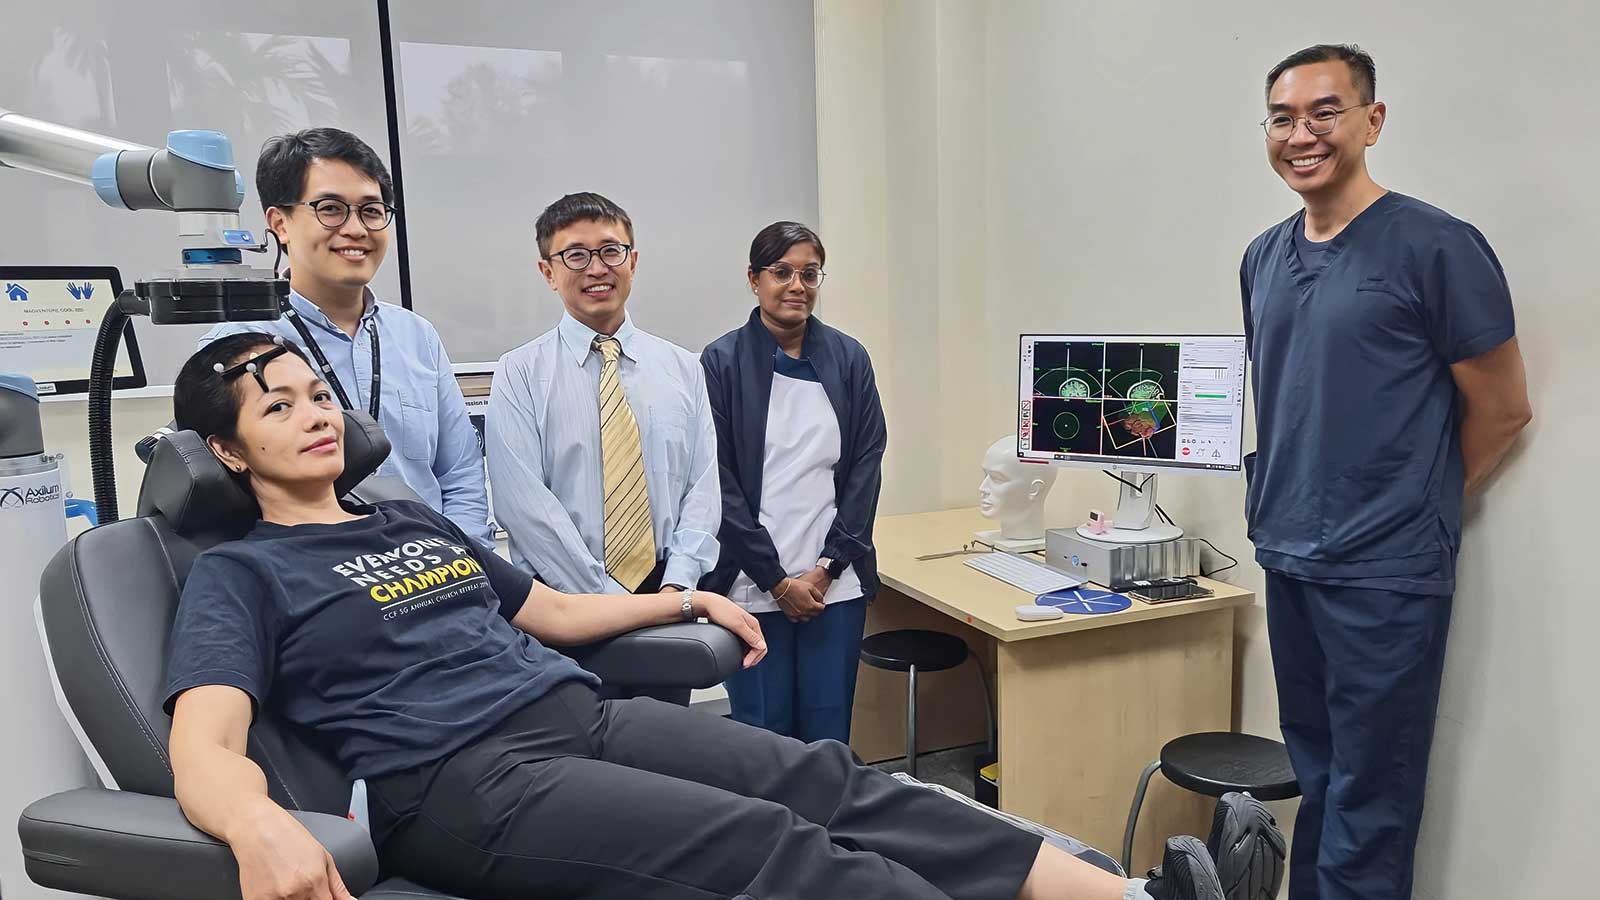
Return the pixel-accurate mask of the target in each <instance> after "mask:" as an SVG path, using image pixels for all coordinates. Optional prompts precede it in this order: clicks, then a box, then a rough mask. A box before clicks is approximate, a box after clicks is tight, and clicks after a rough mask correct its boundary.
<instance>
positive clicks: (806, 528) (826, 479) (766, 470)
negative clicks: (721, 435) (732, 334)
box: [728, 367, 861, 613]
mask: <svg viewBox="0 0 1600 900" xmlns="http://www.w3.org/2000/svg"><path fill="white" fill-rule="evenodd" d="M808 368H809V367H808ZM840 452H841V451H840V435H839V419H838V417H837V416H836V415H835V414H834V411H833V404H831V403H829V402H828V395H827V394H826V393H825V392H824V391H823V389H822V384H821V383H820V382H818V381H814V380H808V379H806V378H793V377H790V376H788V375H784V374H782V373H779V372H774V373H773V375H772V400H771V401H770V402H769V403H768V405H767V440H766V449H765V450H764V451H763V454H762V461H761V514H760V516H759V519H760V522H761V527H763V528H765V529H766V530H767V533H768V534H770V535H771V536H772V543H773V544H774V545H775V546H776V547H777V550H778V561H779V563H780V564H781V565H782V566H783V571H784V572H785V573H786V574H787V575H789V576H790V577H796V576H799V575H804V574H806V573H807V572H810V571H811V570H812V569H815V568H816V567H817V560H818V558H819V557H820V556H821V555H822V545H823V543H824V542H825V541H826V540H827V538H828V529H829V528H832V527H833V520H834V517H836V516H837V515H838V514H839V507H838V505H837V500H838V498H837V495H836V494H835V492H834V488H833V470H834V468H835V467H837V466H838V465H839V455H840ZM860 596H861V579H860V578H858V577H857V576H856V570H855V566H850V567H848V568H846V569H845V571H844V573H843V574H841V575H840V576H839V577H838V578H836V579H834V582H833V584H832V585H830V586H829V588H828V593H827V596H826V597H824V598H823V599H824V600H825V601H826V602H828V603H839V602H841V601H844V600H855V599H857V598H859V597H860ZM728 598H729V599H730V600H732V601H733V602H735V603H737V604H739V605H740V606H742V607H744V608H745V609H747V610H749V611H750V612H752V613H764V612H777V611H778V601H776V600H774V599H773V597H772V595H771V594H769V593H767V592H766V591H763V590H761V589H760V588H758V587H756V585H755V582H754V581H751V580H750V576H749V575H746V574H745V573H744V572H740V573H739V577H738V578H737V579H735V580H734V582H733V587H732V588H731V589H729V591H728Z"/></svg>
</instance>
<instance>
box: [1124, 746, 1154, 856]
mask: <svg viewBox="0 0 1600 900" xmlns="http://www.w3.org/2000/svg"><path fill="white" fill-rule="evenodd" d="M1160 769H1161V761H1160V760H1156V761H1155V762H1153V763H1151V764H1150V765H1148V766H1145V767H1144V772H1143V773H1142V774H1141V775H1140V776H1139V787H1138V789H1137V790H1135V791H1134V792H1133V807H1132V808H1131V809H1129V810H1128V827H1127V829H1126V830H1124V831H1123V832H1122V871H1124V872H1127V873H1129V876H1130V877H1131V876H1132V873H1133V833H1134V831H1136V830H1137V829H1138V828H1139V808H1140V807H1141V806H1144V792H1145V791H1146V790H1147V789H1148V788H1149V787H1150V777H1151V776H1152V775H1155V774H1156V772H1158V771H1160Z"/></svg>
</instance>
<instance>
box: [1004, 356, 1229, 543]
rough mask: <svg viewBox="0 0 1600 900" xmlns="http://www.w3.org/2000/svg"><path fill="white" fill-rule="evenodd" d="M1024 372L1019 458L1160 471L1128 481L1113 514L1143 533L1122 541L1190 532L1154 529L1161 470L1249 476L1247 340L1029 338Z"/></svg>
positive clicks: (1121, 525) (1120, 524) (1127, 528)
mask: <svg viewBox="0 0 1600 900" xmlns="http://www.w3.org/2000/svg"><path fill="white" fill-rule="evenodd" d="M1017 374H1018V407H1017V456H1018V458H1019V459H1022V460H1023V461H1025V462H1039V463H1049V464H1053V465H1065V466H1084V467H1093V468H1101V469H1113V468H1114V469H1119V470H1122V471H1124V472H1130V473H1152V475H1147V476H1145V477H1143V478H1141V477H1139V476H1137V475H1130V476H1128V477H1126V478H1125V479H1124V487H1123V491H1122V493H1123V497H1122V501H1123V502H1122V503H1121V504H1119V506H1118V512H1117V514H1116V515H1115V516H1114V517H1113V524H1114V525H1115V526H1117V530H1118V531H1120V532H1143V533H1142V534H1138V535H1132V534H1127V533H1123V534H1119V535H1115V536H1113V538H1115V537H1120V538H1123V539H1127V540H1135V541H1137V542H1141V543H1143V542H1149V541H1155V540H1168V539H1171V538H1173V537H1177V536H1178V535H1181V533H1182V532H1181V531H1179V532H1177V534H1173V533H1172V531H1174V530H1175V529H1167V528H1157V527H1155V526H1153V525H1152V524H1151V522H1150V518H1151V516H1152V515H1153V513H1154V504H1155V500H1154V495H1155V484H1154V480H1153V473H1157V472H1171V471H1182V472H1193V473H1210V474H1229V473H1235V472H1238V471H1240V468H1241V465H1242V458H1243V450H1242V448H1243V446H1244V389H1245V385H1244V375H1245V349H1244V335H1242V334H1163V335H1135V334H1024V335H1022V336H1021V346H1020V352H1019V353H1018V366H1017ZM1130 501H1132V503H1131V505H1130ZM1152 528H1154V530H1151V529H1152ZM1161 535H1165V536H1164V537H1163V536H1161Z"/></svg>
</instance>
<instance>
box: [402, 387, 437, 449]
mask: <svg viewBox="0 0 1600 900" xmlns="http://www.w3.org/2000/svg"><path fill="white" fill-rule="evenodd" d="M436 403H437V400H436V398H434V397H432V396H428V395H423V394H420V393H412V392H410V391H403V392H401V394H400V416H401V419H402V420H403V421H402V422H401V423H400V431H401V432H402V433H401V435H400V441H399V444H400V452H401V453H403V454H405V457H406V459H416V460H427V461H431V460H432V459H433V451H434V447H435V446H436V445H437V444H438V442H439V413H438V409H437V407H436V406H435V404H436ZM392 440H393V438H391V441H392Z"/></svg>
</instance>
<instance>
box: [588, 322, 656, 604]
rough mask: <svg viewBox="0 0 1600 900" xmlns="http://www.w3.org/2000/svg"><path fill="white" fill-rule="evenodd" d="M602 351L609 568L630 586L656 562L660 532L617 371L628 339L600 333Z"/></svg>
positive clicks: (633, 587) (596, 343) (602, 445)
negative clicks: (656, 525)
mask: <svg viewBox="0 0 1600 900" xmlns="http://www.w3.org/2000/svg"><path fill="white" fill-rule="evenodd" d="M593 347H594V349H595V350H598V351H600V356H601V358H602V362H601V363H600V460H601V464H602V467H603V468H604V470H605V479H604V482H605V492H606V502H605V542H606V574H608V575H610V576H611V577H612V578H615V579H616V580H617V583H618V584H620V585H622V586H623V587H624V588H627V589H628V590H630V591H634V590H638V589H639V585H640V584H641V583H643V582H644V580H645V578H647V577H648V576H649V575H650V572H651V570H653V569H654V568H655V567H656V536H655V524H654V519H653V517H652V516H651V515H650V494H649V493H648V492H647V491H646V490H645V477H644V455H643V453H642V452H641V449H640V443H639V422H638V420H636V419H634V417H633V410H632V408H630V407H629V406H628V398H627V397H625V396H623V393H622V382H621V381H620V380H619V379H618V377H617V358H618V357H619V356H621V355H622V345H621V344H619V343H617V339H616V338H608V337H597V338H595V339H594V345H593Z"/></svg>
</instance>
